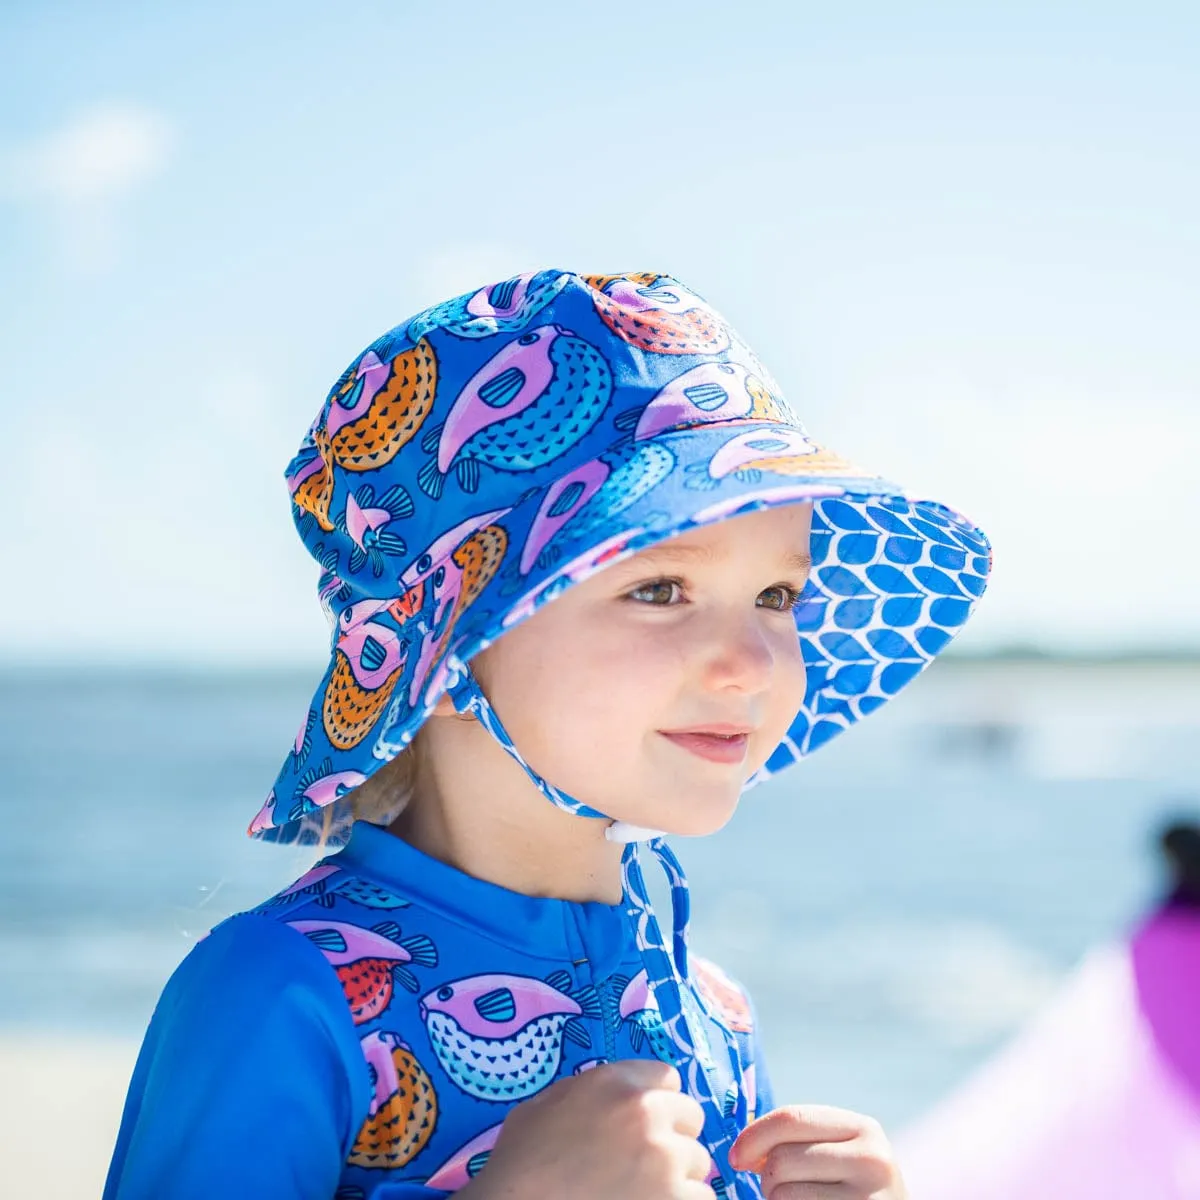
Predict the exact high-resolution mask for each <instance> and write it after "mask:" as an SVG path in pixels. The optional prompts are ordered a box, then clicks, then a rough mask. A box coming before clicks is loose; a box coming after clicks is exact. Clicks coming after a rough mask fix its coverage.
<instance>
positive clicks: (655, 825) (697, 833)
mask: <svg viewBox="0 0 1200 1200" xmlns="http://www.w3.org/2000/svg"><path fill="white" fill-rule="evenodd" d="M736 811H737V797H736V796H734V797H733V799H732V800H731V801H730V802H729V803H728V804H719V805H713V804H710V805H706V806H693V807H690V808H687V809H682V808H681V809H679V810H670V811H667V812H662V811H659V812H654V811H653V810H651V811H650V812H648V813H646V814H645V819H644V820H643V819H642V818H641V817H626V818H624V819H625V820H627V821H629V822H631V823H632V824H635V825H644V826H645V827H646V828H648V829H662V830H665V831H666V832H667V833H668V834H674V835H675V836H676V837H707V836H708V835H709V834H710V833H716V832H717V830H719V829H724V828H725V826H726V825H728V824H729V821H730V818H731V817H732V816H733V814H734V813H735V812H736Z"/></svg>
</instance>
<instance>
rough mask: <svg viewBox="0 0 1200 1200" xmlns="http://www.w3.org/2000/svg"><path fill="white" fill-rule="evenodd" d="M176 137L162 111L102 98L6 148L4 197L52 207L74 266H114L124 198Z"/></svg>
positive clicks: (159, 164) (159, 165)
mask: <svg viewBox="0 0 1200 1200" xmlns="http://www.w3.org/2000/svg"><path fill="white" fill-rule="evenodd" d="M174 142H175V131H174V128H173V126H172V125H171V123H170V122H169V121H168V120H167V119H166V118H165V117H164V116H163V115H162V114H160V113H155V112H152V111H150V110H149V109H146V108H141V107H138V106H135V105H115V104H114V105H100V106H96V107H94V108H91V109H88V110H87V111H85V112H82V113H80V114H79V115H77V116H76V117H74V118H73V119H72V120H70V121H69V122H67V124H65V125H63V126H61V127H60V128H58V129H56V130H54V131H52V132H50V133H48V134H46V135H45V136H44V137H42V138H39V139H36V140H34V141H31V142H28V143H26V144H25V145H23V146H17V147H15V148H13V149H10V150H8V151H7V152H6V153H3V154H2V155H0V198H3V199H7V200H9V201H12V202H16V203H22V204H28V205H32V206H36V207H37V208H38V209H39V210H41V211H44V212H46V213H47V215H48V216H49V217H50V219H51V220H52V222H53V223H54V225H55V226H56V232H57V235H58V239H59V246H60V250H61V252H62V255H63V259H64V262H65V263H66V264H67V265H68V266H69V267H71V268H73V269H76V270H82V271H86V272H93V273H94V272H98V271H103V270H107V269H108V268H110V267H112V266H113V265H115V263H116V262H117V260H118V259H119V257H120V252H121V208H122V206H123V205H124V204H125V203H126V202H127V201H128V199H129V198H130V196H132V195H133V194H134V193H135V192H136V191H137V190H138V189H139V188H141V187H143V186H144V185H145V184H146V183H148V182H149V181H150V180H152V179H153V178H154V177H155V176H156V175H158V174H159V173H160V172H161V171H162V169H163V167H164V166H165V164H166V162H167V161H168V159H169V157H170V153H171V150H172V148H173V146H174Z"/></svg>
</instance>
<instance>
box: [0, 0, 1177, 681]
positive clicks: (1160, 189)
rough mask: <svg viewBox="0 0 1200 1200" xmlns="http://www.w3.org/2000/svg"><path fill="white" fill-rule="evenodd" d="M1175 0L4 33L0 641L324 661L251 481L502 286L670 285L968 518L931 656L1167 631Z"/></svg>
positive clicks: (39, 20)
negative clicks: (966, 543)
mask: <svg viewBox="0 0 1200 1200" xmlns="http://www.w3.org/2000/svg"><path fill="white" fill-rule="evenodd" d="M1197 213H1200V8H1198V7H1197V6H1195V5H1185V4H1178V5H1167V4H1155V3H1141V4H1137V5H1135V4H1133V3H1126V4H1124V5H1112V4H1104V3H1101V2H1100V0H1093V2H1092V3H1086V4H1083V3H1081V4H1072V3H1038V4H1027V3H1022V2H1020V0H1014V2H1012V3H1006V4H991V5H985V4H976V3H968V2H966V0H963V2H959V3H942V4H925V3H915V2H914V3H904V2H900V3H897V2H895V0H889V2H883V0H880V2H878V3H867V2H861V3H860V2H855V0H847V2H846V3H841V4H837V5H830V4H813V3H788V4H782V3H781V4H771V3H758V4H755V3H751V2H746V3H741V4H738V5H732V4H725V5H717V4H705V3H689V4H683V3H674V2H667V0H664V2H663V3H659V4H645V3H639V4H632V3H624V2H622V0H614V2H612V3H606V4H604V5H582V4H579V5H569V4H562V3H559V4H547V3H540V2H539V3H519V4H516V3H515V4H507V5H498V4H495V3H474V2H471V0H463V2H460V3H456V4H453V5H449V4H447V5H431V4H426V5H420V6H418V5H415V4H409V3H404V2H402V0H392V2H391V3H360V2H355V0H347V2H345V3H341V4H338V5H328V4H316V3H310V2H308V0H293V2H291V3H287V4H284V3H273V2H271V3H267V2H255V0H246V2H244V3H240V4H238V5H223V6H220V5H218V6H214V5H209V4H199V3H192V2H187V0H181V2H177V3H172V4H169V5H165V4H152V3H139V2H137V0H127V2H125V3H122V4H121V5H111V6H110V5H98V4H94V3H59V2H56V0H38V2H37V3H27V2H23V0H8V2H7V3H5V4H4V5H2V6H0V365H2V367H3V381H4V383H3V388H2V390H0V444H2V445H3V447H4V451H5V455H4V462H5V466H6V473H7V480H6V488H5V493H6V496H7V500H8V506H7V510H6V515H5V519H4V520H3V522H0V528H2V529H3V535H2V536H3V539H4V544H3V546H2V548H0V549H2V561H3V562H4V564H5V569H4V575H3V584H4V586H3V587H0V657H4V658H8V659H25V658H34V659H36V660H38V661H48V660H55V661H63V662H67V663H75V662H87V661H97V662H110V661H116V662H120V661H137V662H160V661H163V662H189V663H193V662H194V663H206V664H208V663H212V664H216V663H220V664H230V663H240V664H246V665H256V664H260V663H262V664H267V663H270V664H281V663H316V662H318V661H319V660H320V659H322V658H323V657H324V654H325V652H326V648H327V644H328V643H327V633H326V626H325V622H324V618H323V616H322V615H321V612H320V609H319V606H318V603H317V599H316V573H317V568H316V566H315V564H314V563H313V562H312V561H311V560H310V559H309V558H308V557H307V555H306V553H305V551H304V549H303V547H302V546H301V543H300V541H299V539H298V538H297V537H296V534H295V532H294V530H293V528H292V525H291V521H290V516H289V508H288V499H287V492H286V489H285V487H284V484H283V478H282V474H283V469H284V467H285V465H286V464H287V462H288V460H289V459H290V457H291V455H292V453H293V452H294V450H295V449H296V447H297V446H298V445H299V443H300V440H301V437H302V436H303V434H304V431H305V430H306V429H307V427H308V425H309V423H310V421H311V420H312V418H313V416H314V415H315V414H316V412H317V410H318V408H319V407H320V405H321V402H322V400H323V399H324V396H325V393H326V391H327V390H328V388H329V386H330V385H331V384H332V383H333V381H334V380H335V379H336V377H337V376H338V375H339V374H340V372H341V371H342V369H343V368H344V367H345V366H346V364H347V363H348V362H349V361H350V360H351V359H352V358H353V357H354V356H355V355H357V354H358V353H359V352H360V351H361V349H362V348H363V347H364V346H366V345H367V343H368V342H370V341H371V340H373V339H374V338H375V337H376V336H377V335H378V334H380V333H382V332H383V331H384V330H386V329H389V328H391V327H392V326H393V325H396V324H398V323H399V322H400V321H402V320H404V319H405V318H406V317H408V316H409V315H411V314H412V313H414V312H416V311H417V310H419V309H420V308H422V307H424V306H425V305H427V304H430V303H433V302H434V301H437V300H440V299H443V298H445V297H447V296H450V295H452V294H455V293H457V292H459V291H462V290H464V289H466V288H468V287H472V286H477V285H482V284H485V283H489V282H492V281H494V280H496V279H500V278H504V277H505V276H507V275H510V274H513V273H515V272H517V271H520V270H525V269H533V268H536V267H548V266H553V267H560V268H566V269H571V270H579V271H596V272H609V271H621V270H629V269H654V270H665V271H669V272H670V273H672V274H675V275H677V276H679V277H680V278H681V279H683V280H684V281H685V282H687V283H688V284H690V285H691V286H692V287H693V288H695V289H696V290H697V291H699V292H700V293H701V294H703V295H704V296H706V297H707V298H708V299H709V300H710V301H711V302H712V303H714V304H715V305H716V306H717V307H718V308H719V309H720V310H721V311H722V312H723V313H724V314H725V315H726V316H727V317H728V318H729V319H730V321H731V322H732V324H733V325H734V326H735V327H736V328H737V329H738V330H739V331H740V332H741V333H742V334H743V335H744V336H745V337H746V339H747V340H748V341H749V342H750V343H751V345H753V346H754V347H755V348H756V350H757V351H758V353H759V355H760V357H762V358H763V359H764V360H765V361H766V362H767V364H768V365H769V366H770V368H771V370H772V372H773V374H774V375H775V377H776V378H777V379H778V380H779V381H780V383H781V384H782V386H783V389H784V391H785V393H786V394H787V396H788V397H789V399H790V400H791V402H792V404H793V406H794V407H795V408H796V410H797V411H798V412H799V413H800V415H801V418H802V419H803V420H804V422H805V424H806V426H807V427H808V429H809V431H810V433H812V434H813V436H814V437H815V438H816V439H817V440H818V441H820V442H822V443H823V444H826V445H831V446H833V447H834V448H836V449H837V450H838V451H840V452H841V453H843V454H844V455H846V456H847V457H850V458H852V459H854V460H855V461H858V462H861V463H863V464H865V465H867V466H869V467H871V468H873V469H875V470H877V471H878V472H879V473H881V474H883V475H885V476H887V477H888V478H892V479H897V480H900V481H901V482H903V483H904V484H905V485H906V486H907V487H908V488H909V489H910V490H913V491H917V492H920V493H922V494H924V495H927V496H931V497H934V498H936V499H939V500H942V501H944V502H946V503H948V504H950V505H952V506H953V507H955V508H957V509H959V510H960V511H963V512H965V513H967V514H968V515H969V516H970V517H971V518H972V519H974V520H976V521H977V522H978V523H979V524H980V525H981V526H982V527H983V528H984V529H985V530H986V531H987V533H988V534H989V535H990V537H991V539H992V541H993V543H994V547H995V571H994V576H993V582H992V585H991V587H990V589H989V592H988V594H987V596H986V597H985V599H984V601H983V602H982V603H981V605H980V607H979V611H978V613H977V615H976V616H975V617H974V618H973V620H972V623H971V624H970V625H969V626H968V627H967V629H966V630H965V632H964V633H963V634H962V635H961V639H960V642H961V645H962V647H963V648H964V649H974V650H987V649H993V648H998V647H1002V646H1008V645H1012V644H1014V643H1021V644H1034V645H1038V646H1042V647H1045V648H1048V649H1063V650H1099V651H1114V650H1122V649H1131V648H1144V647H1166V646H1174V645H1185V646H1189V647H1192V648H1196V647H1200V605H1197V603H1196V595H1197V593H1198V592H1200V556H1198V555H1197V553H1196V551H1195V549H1194V546H1195V545H1196V542H1197V521H1198V520H1200V471H1198V470H1197V462H1198V456H1200V328H1198V326H1200V220H1198V218H1197Z"/></svg>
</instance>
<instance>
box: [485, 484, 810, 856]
mask: <svg viewBox="0 0 1200 1200" xmlns="http://www.w3.org/2000/svg"><path fill="white" fill-rule="evenodd" d="M811 519H812V509H811V506H810V505H789V506H785V507H781V508H774V509H768V510H764V511H760V512H754V513H749V514H747V515H744V516H740V517H736V518H733V519H730V520H727V521H723V522H719V523H718V524H716V525H711V526H706V527H703V528H700V529H694V530H691V531H689V532H688V533H685V534H681V535H680V536H679V537H675V538H671V539H669V540H668V541H666V542H663V543H660V544H659V545H658V546H656V547H652V548H651V549H649V550H645V551H643V552H641V553H639V554H636V555H634V556H632V557H631V558H629V559H626V560H625V561H624V562H620V563H617V564H615V565H614V566H610V567H606V568H604V569H603V570H602V571H599V572H598V573H597V574H595V575H593V576H592V577H591V578H590V579H588V580H586V581H584V582H583V583H580V584H576V585H575V586H574V587H572V588H570V589H569V590H568V591H566V592H565V593H564V594H563V595H562V596H560V597H558V598H556V599H555V600H553V601H551V602H550V603H548V604H546V605H545V606H544V607H543V608H541V609H539V610H538V611H537V612H536V613H535V614H534V615H533V616H532V617H530V618H529V619H528V620H526V621H525V622H523V623H522V624H520V625H518V626H516V627H515V628H514V629H511V630H509V631H508V632H507V633H506V634H504V636H503V637H501V638H499V639H498V640H497V641H496V642H495V643H494V644H493V645H492V646H489V647H488V648H487V649H486V650H484V651H483V652H481V653H480V654H479V655H477V656H476V658H475V659H474V660H473V662H472V666H473V668H474V669H475V672H476V675H477V677H478V678H479V681H480V683H481V685H482V686H483V690H484V692H485V694H486V695H487V697H488V699H489V700H490V701H491V703H492V705H493V707H494V708H495V710H496V712H497V713H498V714H499V716H500V719H501V721H503V723H504V725H505V727H506V728H507V730H508V732H509V734H510V735H511V736H512V738H513V741H514V742H515V744H516V746H517V748H518V749H519V750H520V751H521V755H522V757H523V758H524V759H525V761H526V762H528V763H529V765H530V766H531V767H532V768H533V769H534V770H535V771H537V772H538V773H539V774H540V775H541V776H542V777H543V778H544V779H547V780H548V781H549V782H551V783H552V784H554V786H556V787H557V788H559V789H561V790H562V791H565V792H567V793H568V794H569V795H571V796H574V797H575V798H576V799H579V800H582V801H583V802H584V803H585V804H589V805H591V806H592V807H594V808H597V809H599V810H600V811H601V812H605V813H608V814H609V815H610V816H612V817H615V818H618V819H621V820H625V821H629V822H632V823H633V824H636V825H643V826H649V827H651V828H657V829H664V830H666V831H668V832H670V833H678V834H685V835H698V834H706V833H711V832H712V831H713V830H716V829H719V828H720V827H721V826H722V825H724V824H725V822H726V821H728V820H729V818H730V816H731V815H732V814H733V811H734V809H735V808H736V807H737V802H738V796H739V793H740V791H741V788H742V785H743V784H744V783H745V781H746V780H747V779H748V778H749V776H750V775H751V774H753V772H754V771H756V770H757V769H758V768H759V767H761V766H762V765H763V763H765V762H766V760H767V758H768V757H769V756H770V754H771V753H772V751H773V750H774V749H775V748H776V746H778V744H779V743H780V741H781V740H782V739H783V736H784V735H785V734H786V732H787V730H788V728H789V726H790V725H791V723H792V720H793V718H794V717H795V715H796V712H797V711H798V710H799V708H800V705H801V703H802V702H803V700H804V662H803V659H802V657H801V652H800V646H799V642H798V639H797V637H796V627H795V621H794V618H793V615H792V612H791V610H790V604H791V602H792V601H793V600H794V599H795V595H796V594H797V593H799V591H800V590H801V589H802V588H803V587H804V583H805V580H806V578H807V563H808V540H809V528H810V523H811ZM721 726H734V727H738V728H741V729H745V730H748V731H749V732H748V733H747V735H746V736H745V738H744V739H742V744H741V748H740V752H739V745H738V743H737V741H735V742H733V743H732V744H731V745H726V746H725V747H724V748H723V749H721V748H719V743H715V742H714V741H712V740H710V739H695V740H693V741H692V742H691V743H690V746H691V747H692V748H689V743H688V742H687V741H686V740H684V741H680V740H674V739H672V738H671V737H670V736H668V735H669V734H671V733H678V732H679V731H683V730H705V729H712V728H714V727H716V728H720V727H721ZM714 746H716V747H718V748H716V749H712V750H710V754H709V755H708V756H706V755H705V754H703V753H699V752H698V749H701V750H702V749H703V748H705V747H710V748H711V747H714ZM715 756H719V757H715ZM720 759H724V761H721V760H720Z"/></svg>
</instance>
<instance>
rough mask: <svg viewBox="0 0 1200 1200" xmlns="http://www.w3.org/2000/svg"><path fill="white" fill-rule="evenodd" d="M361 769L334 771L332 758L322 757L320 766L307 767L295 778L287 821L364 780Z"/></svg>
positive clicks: (328, 800)
mask: <svg viewBox="0 0 1200 1200" xmlns="http://www.w3.org/2000/svg"><path fill="white" fill-rule="evenodd" d="M366 778H367V777H366V776H365V775H364V774H363V773H362V772H361V771H335V770H334V769H333V762H332V760H330V759H328V758H326V759H324V760H323V761H322V762H321V764H320V766H317V767H309V768H308V769H307V770H306V771H304V772H302V773H301V775H300V777H299V779H297V780H296V787H295V791H294V793H293V796H292V807H291V810H290V812H289V813H288V820H289V821H298V820H300V819H301V818H302V817H305V816H307V815H308V814H309V813H311V812H316V810H317V809H318V808H324V807H325V805H326V804H332V803H333V801H335V800H337V799H339V798H340V797H342V796H344V795H345V794H346V793H347V792H349V791H352V790H353V789H354V788H356V787H358V785H359V784H360V783H364V782H366Z"/></svg>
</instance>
